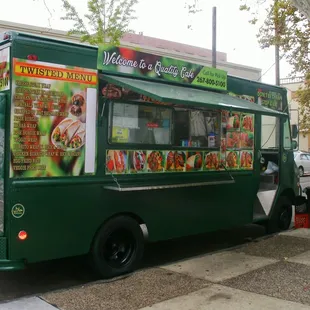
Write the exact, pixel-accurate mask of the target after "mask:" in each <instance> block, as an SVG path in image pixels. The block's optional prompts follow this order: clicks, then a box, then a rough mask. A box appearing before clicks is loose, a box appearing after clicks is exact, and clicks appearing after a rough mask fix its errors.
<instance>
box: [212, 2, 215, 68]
mask: <svg viewBox="0 0 310 310" xmlns="http://www.w3.org/2000/svg"><path fill="white" fill-rule="evenodd" d="M212 13H213V14H212V67H213V68H216V7H213V11H212Z"/></svg>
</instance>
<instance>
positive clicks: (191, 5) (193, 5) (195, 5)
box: [184, 0, 201, 30]
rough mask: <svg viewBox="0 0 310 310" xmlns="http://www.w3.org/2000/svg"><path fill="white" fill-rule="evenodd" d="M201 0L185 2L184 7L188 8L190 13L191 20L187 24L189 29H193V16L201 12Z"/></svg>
mask: <svg viewBox="0 0 310 310" xmlns="http://www.w3.org/2000/svg"><path fill="white" fill-rule="evenodd" d="M199 1H200V0H185V3H184V8H185V9H186V10H187V13H188V17H189V22H188V25H187V29H189V30H192V19H191V18H192V17H194V15H195V14H196V13H199V12H201V9H200V7H199Z"/></svg>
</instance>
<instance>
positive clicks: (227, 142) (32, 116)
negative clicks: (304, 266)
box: [0, 33, 304, 277]
mask: <svg viewBox="0 0 310 310" xmlns="http://www.w3.org/2000/svg"><path fill="white" fill-rule="evenodd" d="M0 57H1V58H0V63H1V66H2V67H5V70H2V71H1V72H0V73H1V76H0V78H1V81H2V84H1V85H2V86H1V88H0V172H1V173H0V176H2V181H3V182H0V189H1V188H2V190H0V198H1V199H0V201H2V202H3V203H2V205H1V209H0V211H1V213H0V214H1V217H0V219H1V226H0V227H1V228H2V229H1V236H0V270H16V269H20V268H24V267H25V266H26V265H27V264H30V263H35V262H39V261H46V260H51V259H57V258H62V257H70V256H76V255H88V256H89V258H90V261H91V265H92V266H93V267H94V269H95V270H96V272H98V273H99V274H100V275H101V276H103V277H113V276H116V275H119V274H123V273H127V272H130V271H132V270H134V269H136V268H137V267H138V265H139V262H140V260H141V258H142V256H143V251H144V242H145V240H146V239H147V240H148V241H149V242H155V241H159V240H167V239H171V238H177V237H182V236H188V235H195V234H199V233H204V232H208V231H216V230H219V229H224V228H226V229H227V228H231V227H235V226H240V225H244V224H247V223H253V222H257V223H262V224H264V225H266V226H267V228H268V230H269V231H280V230H285V229H288V228H289V225H290V220H291V216H292V206H293V205H294V204H298V203H303V202H304V201H302V202H298V199H299V198H300V197H299V193H298V178H297V175H296V171H295V170H294V159H293V148H292V143H291V133H290V124H289V118H288V113H287V110H286V109H287V101H286V93H285V90H284V89H282V88H279V87H273V86H269V85H265V84H262V83H255V82H251V81H247V80H243V79H238V78H234V77H229V76H227V74H226V72H225V71H222V70H218V69H216V68H212V67H211V68H209V67H205V66H203V65H200V64H196V63H188V62H184V61H181V60H176V59H172V58H167V57H162V56H158V55H153V54H147V53H144V52H142V51H136V50H132V49H127V48H120V47H111V46H109V47H107V46H100V47H99V49H97V48H95V47H91V46H85V45H82V44H75V43H69V42H63V41H57V40H53V39H47V38H43V37H38V36H33V35H29V34H22V33H9V34H7V35H6V36H5V37H4V40H2V41H1V43H0ZM4 63H5V64H4ZM7 77H8V78H9V84H7V82H6V83H4V82H3V81H7V80H5V79H7ZM263 120H266V121H267V122H263ZM276 121H279V124H280V126H279V131H278V132H277V134H279V135H280V138H279V139H278V138H276V135H275V134H274V124H275V123H276ZM270 167H271V168H270ZM299 200H300V199H299ZM142 225H144V226H145V227H146V231H147V234H144V233H143V232H142V229H141V226H142Z"/></svg>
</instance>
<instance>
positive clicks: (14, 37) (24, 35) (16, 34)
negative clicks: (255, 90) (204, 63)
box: [0, 31, 286, 92]
mask: <svg viewBox="0 0 310 310" xmlns="http://www.w3.org/2000/svg"><path fill="white" fill-rule="evenodd" d="M4 34H8V35H10V36H11V37H10V40H11V41H13V40H18V39H19V38H28V39H34V40H38V39H41V40H44V41H47V42H51V43H58V44H59V43H62V44H65V45H69V46H75V47H81V48H88V49H91V50H93V51H94V52H97V51H98V47H97V46H94V45H89V44H84V43H77V42H71V41H65V40H61V39H53V38H50V37H46V36H43V35H42V36H41V35H34V34H30V33H26V32H17V31H7V32H5V33H2V34H1V35H0V44H1V43H2V42H1V41H3V35H4ZM4 42H6V41H4ZM228 77H230V78H232V79H236V80H240V81H243V82H244V83H247V84H252V85H253V86H254V85H255V87H259V86H264V87H268V89H272V88H273V89H274V90H277V91H282V92H286V89H285V87H281V86H276V85H272V84H268V83H263V82H259V81H253V80H248V79H245V78H242V77H238V76H234V75H229V74H228Z"/></svg>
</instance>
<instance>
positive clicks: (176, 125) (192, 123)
mask: <svg viewBox="0 0 310 310" xmlns="http://www.w3.org/2000/svg"><path fill="white" fill-rule="evenodd" d="M112 111H113V112H112V126H111V128H112V130H111V136H110V142H112V143H132V144H150V145H152V144H153V145H154V144H155V145H159V144H160V145H174V146H176V147H187V148H188V147H191V148H192V147H193V148H195V147H201V148H205V147H207V148H219V147H220V143H221V130H220V124H221V115H220V111H216V110H212V109H203V110H197V109H188V108H182V107H174V108H170V107H169V108H167V107H162V106H155V105H147V104H132V103H121V102H115V103H114V104H113V110H112ZM223 134H224V136H225V134H226V133H223Z"/></svg>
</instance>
